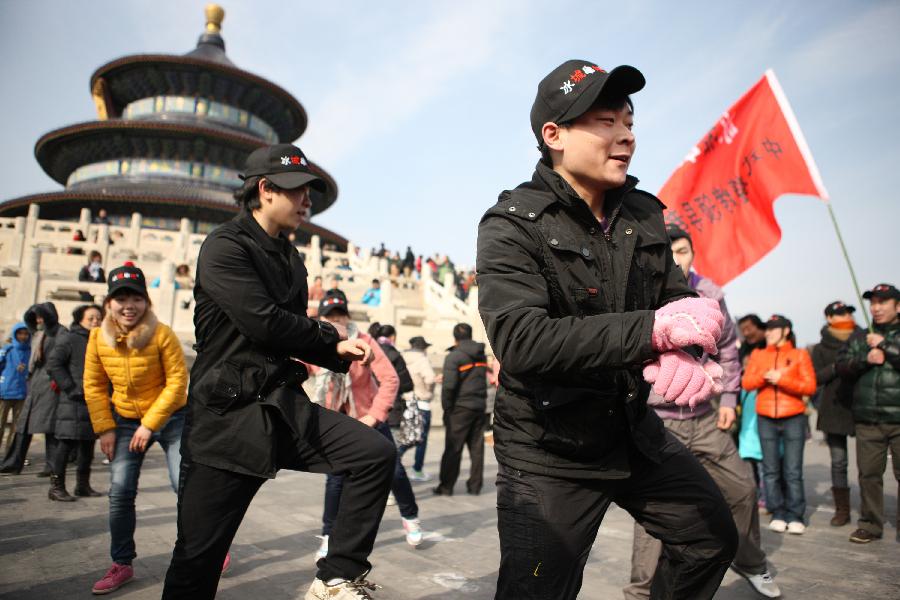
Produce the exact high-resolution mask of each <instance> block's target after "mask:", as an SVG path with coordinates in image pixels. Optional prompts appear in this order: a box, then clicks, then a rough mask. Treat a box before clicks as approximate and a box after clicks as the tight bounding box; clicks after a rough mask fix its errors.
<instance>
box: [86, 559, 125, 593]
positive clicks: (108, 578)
mask: <svg viewBox="0 0 900 600" xmlns="http://www.w3.org/2000/svg"><path fill="white" fill-rule="evenodd" d="M132 578H134V569H133V568H131V565H120V564H119V563H113V564H112V566H111V567H110V568H109V571H107V572H106V575H104V576H103V578H102V579H100V581H98V582H97V583H95V584H94V589H92V590H91V591H92V592H93V593H94V594H97V595H98V596H99V595H101V594H109V593H110V592H114V591H116V590H117V589H119V588H120V587H122V586H123V585H125V584H126V583H128V582H129V581H131V580H132Z"/></svg>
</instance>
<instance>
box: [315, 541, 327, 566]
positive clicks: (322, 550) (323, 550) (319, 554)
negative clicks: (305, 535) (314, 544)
mask: <svg viewBox="0 0 900 600" xmlns="http://www.w3.org/2000/svg"><path fill="white" fill-rule="evenodd" d="M316 537H317V538H319V539H320V540H322V543H321V544H320V545H319V549H318V550H316V563H318V562H319V559H320V558H325V557H326V556H328V536H327V535H317V536H316Z"/></svg>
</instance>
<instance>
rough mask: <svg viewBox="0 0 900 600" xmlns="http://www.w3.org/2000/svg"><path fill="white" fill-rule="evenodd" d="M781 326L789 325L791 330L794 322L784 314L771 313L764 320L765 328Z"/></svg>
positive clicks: (778, 327)
mask: <svg viewBox="0 0 900 600" xmlns="http://www.w3.org/2000/svg"><path fill="white" fill-rule="evenodd" d="M782 327H790V328H791V329H792V330H793V329H794V324H793V323H791V320H790V319H788V318H787V317H785V316H784V315H772V316H771V317H769V320H768V321H766V329H780V328H782Z"/></svg>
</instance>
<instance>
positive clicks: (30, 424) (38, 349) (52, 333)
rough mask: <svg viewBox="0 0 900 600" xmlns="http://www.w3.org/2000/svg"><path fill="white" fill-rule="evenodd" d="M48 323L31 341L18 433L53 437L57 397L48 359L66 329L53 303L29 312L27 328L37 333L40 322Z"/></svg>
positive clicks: (40, 305)
mask: <svg viewBox="0 0 900 600" xmlns="http://www.w3.org/2000/svg"><path fill="white" fill-rule="evenodd" d="M38 316H40V317H41V318H42V319H43V320H44V328H43V330H41V331H37V333H35V335H34V336H32V338H31V358H30V362H29V365H28V395H27V396H26V397H25V406H24V407H23V408H22V414H21V415H20V416H19V422H18V423H17V424H16V433H25V434H34V433H53V430H54V427H55V426H56V405H57V393H56V391H55V390H54V389H53V387H52V385H51V383H52V381H51V380H50V374H49V373H48V372H47V357H48V356H50V354H51V353H52V352H53V348H54V346H56V339H57V336H58V335H59V334H60V333H61V332H65V331H66V328H65V327H63V326H62V325H60V324H59V316H58V315H57V313H56V306H54V305H53V303H52V302H45V303H43V304H35V305H34V306H32V307H31V308H29V309H28V310H27V311H25V324H26V325H27V326H28V328H29V329H30V330H32V331H36V330H37V318H38Z"/></svg>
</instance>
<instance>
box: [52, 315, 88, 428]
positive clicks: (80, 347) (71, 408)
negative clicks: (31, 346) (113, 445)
mask: <svg viewBox="0 0 900 600" xmlns="http://www.w3.org/2000/svg"><path fill="white" fill-rule="evenodd" d="M90 333H91V332H90V331H88V330H87V329H85V328H84V327H82V326H81V325H79V324H78V323H74V324H73V325H72V328H71V329H69V331H68V332H65V333H61V334H60V335H59V336H58V337H57V338H56V345H55V346H54V347H53V352H51V353H50V356H49V357H48V358H47V372H48V373H49V374H50V378H51V379H52V380H53V381H55V382H56V384H57V385H58V386H59V388H60V394H59V403H58V404H57V407H56V429H55V431H54V434H55V435H56V437H58V438H60V439H64V440H93V439H95V438H96V437H97V436H96V435H95V434H94V428H93V427H92V426H91V415H90V413H89V412H88V408H87V404H85V402H84V354H85V350H86V349H87V342H88V336H89V335H90Z"/></svg>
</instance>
